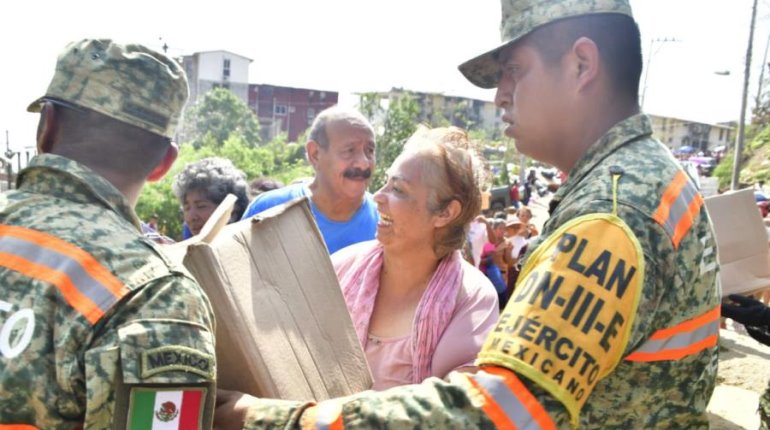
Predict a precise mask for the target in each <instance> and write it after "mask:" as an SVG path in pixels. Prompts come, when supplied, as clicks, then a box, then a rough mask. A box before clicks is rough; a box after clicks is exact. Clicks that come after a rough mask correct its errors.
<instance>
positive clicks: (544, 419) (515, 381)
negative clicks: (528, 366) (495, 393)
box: [484, 367, 556, 430]
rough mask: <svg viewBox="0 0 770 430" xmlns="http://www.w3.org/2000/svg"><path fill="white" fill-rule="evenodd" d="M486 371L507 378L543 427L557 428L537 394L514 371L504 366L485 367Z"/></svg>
mask: <svg viewBox="0 0 770 430" xmlns="http://www.w3.org/2000/svg"><path fill="white" fill-rule="evenodd" d="M484 371H486V372H487V373H491V374H493V375H497V376H500V377H501V378H503V379H504V380H505V385H507V386H508V388H510V389H511V391H513V392H514V393H516V396H517V397H518V398H519V401H520V402H521V403H522V404H524V407H526V408H527V410H528V411H529V414H530V415H532V418H533V419H534V420H535V422H536V423H537V424H538V425H539V426H540V428H541V429H554V430H555V429H556V425H555V424H554V423H553V420H552V419H551V416H550V415H548V412H547V411H546V410H545V408H544V407H543V405H542V404H540V402H539V401H538V400H537V399H536V398H535V396H533V395H532V393H531V392H530V391H529V389H527V387H526V386H525V385H524V384H523V383H522V382H521V380H519V378H517V377H516V375H515V374H514V373H513V372H512V371H510V370H508V369H505V368H502V367H485V368H484Z"/></svg>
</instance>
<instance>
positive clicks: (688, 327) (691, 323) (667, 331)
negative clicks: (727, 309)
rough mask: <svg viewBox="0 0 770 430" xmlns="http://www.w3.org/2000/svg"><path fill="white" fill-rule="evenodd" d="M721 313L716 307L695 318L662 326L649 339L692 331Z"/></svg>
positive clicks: (716, 318)
mask: <svg viewBox="0 0 770 430" xmlns="http://www.w3.org/2000/svg"><path fill="white" fill-rule="evenodd" d="M720 315H721V309H720V308H719V307H716V308H714V309H712V310H710V311H708V312H706V313H704V314H701V315H698V316H696V317H695V318H690V319H689V320H687V321H683V322H681V323H679V324H677V325H675V326H673V327H669V328H664V329H660V330H658V331H656V332H655V333H653V334H652V336H650V339H654V340H658V339H663V338H667V337H671V336H673V335H675V334H679V333H684V332H689V331H693V330H695V329H696V328H698V327H701V326H703V325H705V324H707V323H710V322H711V321H716V320H718V319H719V316H720Z"/></svg>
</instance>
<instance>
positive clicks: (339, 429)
mask: <svg viewBox="0 0 770 430" xmlns="http://www.w3.org/2000/svg"><path fill="white" fill-rule="evenodd" d="M301 427H302V429H303V430H311V429H315V430H344V429H345V425H344V423H343V422H342V406H341V405H340V404H339V403H338V402H336V401H332V400H327V401H324V402H321V403H319V404H317V405H314V406H311V407H310V408H308V409H307V411H305V413H304V414H302V422H301Z"/></svg>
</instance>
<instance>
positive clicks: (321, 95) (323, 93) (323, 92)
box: [318, 91, 326, 100]
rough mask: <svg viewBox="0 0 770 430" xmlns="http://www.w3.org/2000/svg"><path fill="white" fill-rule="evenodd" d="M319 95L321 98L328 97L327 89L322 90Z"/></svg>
mask: <svg viewBox="0 0 770 430" xmlns="http://www.w3.org/2000/svg"><path fill="white" fill-rule="evenodd" d="M318 97H319V98H320V99H321V100H323V99H325V98H326V91H321V93H320V94H318Z"/></svg>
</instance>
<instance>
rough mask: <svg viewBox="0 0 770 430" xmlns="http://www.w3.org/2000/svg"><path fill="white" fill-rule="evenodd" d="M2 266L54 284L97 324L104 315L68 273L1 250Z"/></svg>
mask: <svg viewBox="0 0 770 430" xmlns="http://www.w3.org/2000/svg"><path fill="white" fill-rule="evenodd" d="M0 267H6V268H8V269H11V270H14V271H16V272H19V273H21V274H22V275H25V276H27V277H29V278H32V279H36V280H38V281H42V282H46V283H49V284H52V285H54V286H55V287H56V288H57V289H58V290H59V292H60V293H61V295H62V296H64V300H66V301H67V303H69V305H70V306H72V307H73V308H74V309H75V310H77V311H78V312H80V313H81V314H82V315H83V316H84V317H85V318H86V319H87V320H88V321H89V322H90V323H91V324H95V323H96V322H97V321H99V318H101V317H102V315H104V313H103V312H102V310H101V309H99V307H98V306H96V303H94V302H93V301H92V300H91V299H89V298H88V297H86V296H85V295H84V294H83V293H81V292H80V290H78V289H77V288H76V287H75V285H73V283H72V281H71V280H70V278H69V276H67V274H66V273H63V272H59V271H55V270H51V269H49V268H48V267H46V266H43V265H40V264H37V263H33V262H31V261H27V260H25V259H23V258H21V257H19V256H16V255H13V254H8V253H5V252H0Z"/></svg>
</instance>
